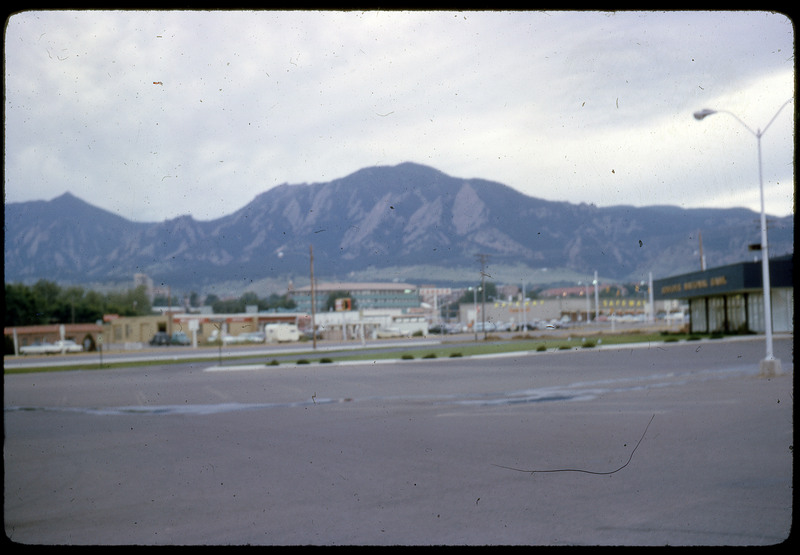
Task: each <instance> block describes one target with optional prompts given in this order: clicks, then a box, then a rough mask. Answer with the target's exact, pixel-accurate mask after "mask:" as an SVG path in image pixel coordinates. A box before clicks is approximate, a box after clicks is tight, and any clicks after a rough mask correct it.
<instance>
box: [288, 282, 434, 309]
mask: <svg viewBox="0 0 800 555" xmlns="http://www.w3.org/2000/svg"><path fill="white" fill-rule="evenodd" d="M338 292H346V293H349V294H350V298H351V299H352V306H353V307H354V308H356V309H367V308H370V309H372V308H374V309H399V310H401V311H403V310H408V309H417V308H419V306H420V302H421V301H420V295H419V291H418V289H417V286H416V285H411V284H408V283H377V282H365V283H359V282H334V283H319V284H316V285H315V286H314V300H315V302H314V306H315V310H316V312H324V311H326V304H327V302H328V296H329V295H330V294H331V293H338ZM291 296H292V299H293V300H294V302H295V303H296V305H297V311H298V312H305V313H308V314H310V313H311V286H310V285H306V286H305V287H298V288H297V289H294V290H292V291H291Z"/></svg>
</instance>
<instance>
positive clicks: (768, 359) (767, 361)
mask: <svg viewBox="0 0 800 555" xmlns="http://www.w3.org/2000/svg"><path fill="white" fill-rule="evenodd" d="M793 100H794V97H792V98H790V99H789V100H787V101H786V102H784V103H783V106H781V107H780V108H779V109H778V111H777V112H775V115H774V116H772V119H771V120H769V123H768V124H767V125H766V127H764V129H763V130H761V129H758V130H756V131H753V130H752V129H751V128H750V127H749V126H748V125H747V124H746V123H745V122H743V121H742V120H741V119H739V117H738V116H736V114H734V113H732V112H728V111H726V110H710V109H708V108H706V109H704V110H700V111H699V112H695V113H694V118H695V119H696V120H698V121H700V120H702V119H704V118H706V117H708V116H710V115H712V114H716V113H722V114H728V115H729V116H731V117H733V118H734V119H735V120H736V121H738V122H739V123H741V124H742V125H743V126H744V127H745V129H747V130H748V131H749V132H750V133H752V134H753V135H754V136H755V138H756V143H757V145H758V186H759V191H760V194H761V280H762V282H763V289H764V335H765V338H766V356H765V358H764V360H762V361H761V364H760V367H759V368H760V371H761V374H762V375H765V376H774V375H777V374H780V373H781V361H780V360H778V359H776V358H775V355H774V353H773V350H772V306H771V304H772V303H771V292H770V279H769V250H768V247H767V214H766V210H765V208H764V179H763V176H762V171H761V137H762V136H763V135H764V133H766V132H767V129H768V128H769V126H770V125H772V122H773V121H775V118H777V117H778V114H780V113H781V110H783V109H784V108H785V107H786V106H787V105H788V104H789V103H790V102H792V101H793Z"/></svg>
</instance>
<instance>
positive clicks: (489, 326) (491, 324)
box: [474, 322, 497, 333]
mask: <svg viewBox="0 0 800 555" xmlns="http://www.w3.org/2000/svg"><path fill="white" fill-rule="evenodd" d="M483 326H484V322H475V328H474V329H475V331H476V332H478V333H480V332H483V331H484V329H483ZM486 331H497V325H495V323H494V322H486Z"/></svg>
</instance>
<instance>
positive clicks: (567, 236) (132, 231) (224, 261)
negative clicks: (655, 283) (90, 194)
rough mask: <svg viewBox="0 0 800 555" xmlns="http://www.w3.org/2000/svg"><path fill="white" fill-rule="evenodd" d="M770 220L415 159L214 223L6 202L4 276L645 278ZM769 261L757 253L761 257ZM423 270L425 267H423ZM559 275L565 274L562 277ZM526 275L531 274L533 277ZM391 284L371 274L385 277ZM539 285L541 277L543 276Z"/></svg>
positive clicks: (278, 196) (285, 188) (740, 254)
mask: <svg viewBox="0 0 800 555" xmlns="http://www.w3.org/2000/svg"><path fill="white" fill-rule="evenodd" d="M758 218H759V215H758V214H757V213H756V212H753V211H751V210H747V209H743V208H732V209H711V208H696V209H684V208H680V207H677V206H647V207H634V206H610V207H598V206H595V205H590V204H586V203H571V202H553V201H547V200H542V199H538V198H534V197H531V196H527V195H524V194H522V193H520V192H518V191H516V190H514V189H512V188H511V187H508V186H506V185H503V184H501V183H497V182H493V181H488V180H484V179H462V178H455V177H451V176H448V175H446V174H444V173H442V172H440V171H438V170H436V169H434V168H431V167H428V166H423V165H419V164H415V163H410V162H409V163H403V164H399V165H397V166H378V167H370V168H365V169H361V170H358V171H356V172H354V173H352V174H351V175H348V176H346V177H343V178H341V179H336V180H333V181H330V182H326V183H313V184H295V185H290V184H283V185H279V186H277V187H274V188H272V189H269V190H267V191H265V192H263V193H261V194H259V195H258V196H256V197H255V198H254V199H253V201H252V202H250V203H249V204H247V205H246V206H244V207H243V208H241V209H240V210H237V211H236V212H234V213H232V214H230V215H227V216H224V217H221V218H218V219H215V220H210V221H198V220H195V219H194V218H192V217H191V216H180V217H178V218H174V219H169V220H166V221H163V222H157V223H142V222H133V221H130V220H127V219H125V218H123V217H121V216H118V215H116V214H113V213H111V212H108V211H105V210H102V209H100V208H97V207H95V206H92V205H90V204H88V203H87V202H84V201H83V200H81V199H79V198H77V197H75V196H74V195H72V194H71V193H65V194H63V195H61V196H59V197H57V198H54V199H53V200H50V201H29V202H19V203H7V204H6V205H5V256H4V263H5V280H6V282H7V283H9V282H25V283H30V282H33V281H36V280H37V279H48V280H52V281H56V282H59V283H65V284H66V283H77V284H86V283H113V282H119V283H131V282H132V280H133V275H134V274H136V273H145V274H147V275H149V276H150V277H151V278H152V279H153V280H154V282H156V283H159V284H161V283H163V284H169V285H171V286H172V287H173V288H183V289H186V290H188V289H193V290H198V291H201V290H203V289H204V288H208V287H209V286H210V285H211V284H215V283H221V282H228V283H239V284H247V283H254V282H257V281H259V280H263V279H266V278H278V279H281V280H289V279H295V278H297V281H298V282H300V281H303V279H305V281H306V283H307V281H308V276H309V255H310V247H311V246H312V245H313V254H314V269H315V276H316V277H317V279H321V280H346V279H348V280H351V281H352V278H353V276H370V277H375V278H382V279H380V280H387V281H388V280H390V279H393V278H394V279H396V278H397V276H398V275H399V276H401V277H402V280H403V281H412V282H417V283H421V282H424V283H441V282H443V281H450V282H452V281H459V280H458V279H453V278H452V277H450V276H452V275H454V272H455V273H456V274H457V275H461V272H463V275H464V281H465V282H466V281H474V279H475V276H476V275H477V273H478V272H479V270H481V267H480V266H479V263H478V259H477V256H478V255H479V254H485V255H488V257H487V260H488V266H487V267H486V268H484V270H485V271H486V273H487V274H489V275H490V276H491V275H493V274H492V269H495V270H497V273H496V274H494V276H495V279H496V278H497V277H498V276H500V275H501V274H502V272H501V270H502V269H503V268H510V267H513V268H516V274H519V273H520V272H522V273H523V274H524V273H525V272H526V271H528V270H530V272H531V273H534V272H536V271H539V270H541V269H542V268H551V269H561V270H565V271H567V272H573V273H574V274H576V275H585V276H589V275H591V274H592V273H593V272H594V271H597V272H598V274H599V275H600V276H603V277H604V278H605V279H613V280H619V281H639V280H641V279H646V278H647V275H648V273H649V272H652V274H653V276H654V277H655V278H659V277H666V276H669V275H675V274H680V273H684V272H688V271H694V270H697V269H699V268H700V256H699V249H700V243H701V241H700V237H699V234H702V248H703V253H704V255H705V258H706V260H707V262H708V266H719V265H724V264H730V263H735V262H741V261H743V260H751V259H752V258H753V255H754V253H752V252H750V251H749V249H748V245H751V244H756V243H760V229H759V220H758ZM793 230H794V217H793V216H787V217H781V218H770V225H769V241H770V253H771V255H772V256H778V255H780V254H785V253H788V252H793V250H794V239H793ZM756 254H757V253H756ZM423 268H424V271H423V270H422V269H423ZM551 275H557V273H551ZM523 279H524V278H523ZM376 280H379V279H373V281H376ZM538 281H540V282H541V281H542V279H541V278H539V279H538Z"/></svg>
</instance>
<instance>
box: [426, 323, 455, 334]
mask: <svg viewBox="0 0 800 555" xmlns="http://www.w3.org/2000/svg"><path fill="white" fill-rule="evenodd" d="M428 333H430V334H438V335H443V334H445V333H450V328H448V327H447V324H433V325H432V326H430V327H429V328H428Z"/></svg>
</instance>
